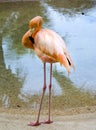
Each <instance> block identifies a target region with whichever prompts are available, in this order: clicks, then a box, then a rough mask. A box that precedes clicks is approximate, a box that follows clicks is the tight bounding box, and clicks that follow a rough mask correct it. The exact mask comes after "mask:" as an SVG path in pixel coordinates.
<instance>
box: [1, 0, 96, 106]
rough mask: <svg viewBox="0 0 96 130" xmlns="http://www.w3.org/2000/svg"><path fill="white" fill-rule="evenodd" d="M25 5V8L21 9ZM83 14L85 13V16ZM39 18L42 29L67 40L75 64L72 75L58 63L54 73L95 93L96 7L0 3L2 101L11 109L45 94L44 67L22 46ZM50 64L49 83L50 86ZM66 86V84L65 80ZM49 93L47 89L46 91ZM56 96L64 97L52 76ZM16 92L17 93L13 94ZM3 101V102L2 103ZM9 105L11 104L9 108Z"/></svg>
mask: <svg viewBox="0 0 96 130" xmlns="http://www.w3.org/2000/svg"><path fill="white" fill-rule="evenodd" d="M22 6H23V8H22ZM82 12H83V13H84V14H82ZM36 15H40V16H42V17H43V19H44V23H43V27H46V28H49V29H53V30H54V31H56V32H57V33H59V34H60V35H61V36H62V37H63V39H65V42H66V45H67V48H68V50H69V52H70V55H71V56H72V59H73V61H74V64H75V72H74V71H73V70H72V71H71V74H70V76H69V77H68V74H67V72H66V70H65V68H64V67H61V66H60V65H59V64H58V63H57V64H55V65H53V73H55V72H56V73H57V74H59V75H64V76H65V77H66V79H70V80H69V82H70V84H72V83H74V85H75V86H76V87H77V88H81V87H83V88H84V89H86V90H88V89H90V90H92V91H96V76H95V74H96V6H95V4H92V2H88V1H86V2H84V1H83V2H82V3H78V4H77V3H76V1H74V2H73V4H72V5H70V6H69V3H67V2H65V3H64V1H63V0H62V1H61V2H59V3H58V1H56V2H55V3H54V2H52V1H45V2H44V1H41V2H39V1H35V2H34V1H32V2H15V4H14V3H0V100H1V104H3V105H4V106H8V105H9V104H10V102H11V101H9V98H11V97H12V100H13V95H14V99H15V98H18V100H23V101H26V102H27V101H29V98H30V97H31V96H32V95H38V94H41V92H42V86H43V64H42V62H41V61H40V60H39V59H38V57H37V56H36V55H35V54H34V52H33V51H32V50H29V49H26V48H24V47H23V46H22V45H21V39H22V36H23V34H24V33H25V32H26V31H27V30H28V22H29V20H30V19H31V18H33V17H34V16H36ZM49 68H50V66H49V65H47V84H48V83H49ZM62 82H63V81H62ZM64 83H65V81H64ZM47 92H48V90H47ZM52 92H53V95H62V94H63V92H62V86H60V84H59V83H58V80H57V79H56V77H55V76H54V75H53V90H52ZM14 93H15V94H14ZM2 102H3V103H2ZM9 106H10V105H9Z"/></svg>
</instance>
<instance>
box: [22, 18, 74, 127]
mask: <svg viewBox="0 0 96 130" xmlns="http://www.w3.org/2000/svg"><path fill="white" fill-rule="evenodd" d="M42 23H43V20H42V17H40V16H37V17H35V18H33V19H32V20H30V22H29V27H30V29H29V30H28V31H27V32H26V33H25V34H24V36H23V38H22V44H23V46H25V47H26V48H30V49H33V50H34V51H35V53H36V54H37V56H38V57H39V58H40V59H41V60H42V62H43V63H44V85H43V93H42V97H41V100H40V106H39V111H38V117H37V121H36V122H35V123H32V122H30V124H29V125H30V126H37V125H40V124H41V123H40V122H39V118H40V111H41V107H42V101H43V97H44V94H45V90H46V62H48V63H50V83H49V102H48V110H49V111H48V120H47V121H44V123H47V124H50V123H52V121H51V120H50V99H51V87H52V63H55V62H59V63H60V64H61V65H64V66H65V68H66V69H67V71H68V73H70V68H71V67H74V64H73V61H72V59H71V57H70V55H69V52H68V51H67V48H66V45H65V42H64V40H63V39H62V38H61V37H60V36H59V35H58V34H57V33H56V32H54V31H52V30H49V29H43V28H42Z"/></svg>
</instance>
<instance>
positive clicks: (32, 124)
mask: <svg viewBox="0 0 96 130" xmlns="http://www.w3.org/2000/svg"><path fill="white" fill-rule="evenodd" d="M39 125H41V123H39V122H38V121H37V122H35V123H33V122H30V123H29V124H28V126H39Z"/></svg>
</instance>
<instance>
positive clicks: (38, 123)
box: [28, 63, 46, 126]
mask: <svg viewBox="0 0 96 130" xmlns="http://www.w3.org/2000/svg"><path fill="white" fill-rule="evenodd" d="M45 91H46V63H44V86H43V93H42V96H41V100H40V106H39V111H38V116H37V121H36V122H35V123H33V122H30V123H29V124H28V125H29V126H38V125H40V124H41V123H40V122H39V118H40V112H41V108H42V102H43V98H44V94H45Z"/></svg>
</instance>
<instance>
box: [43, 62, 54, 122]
mask: <svg viewBox="0 0 96 130" xmlns="http://www.w3.org/2000/svg"><path fill="white" fill-rule="evenodd" d="M51 88H52V64H50V83H49V99H48V101H49V102H48V120H47V121H45V122H43V123H44V124H50V123H52V122H53V121H51V120H50V100H51Z"/></svg>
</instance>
